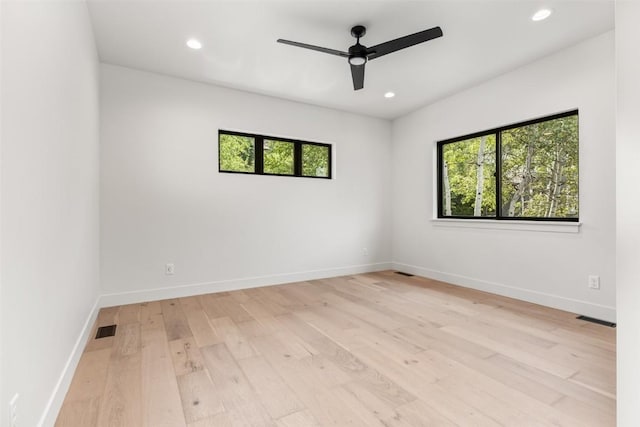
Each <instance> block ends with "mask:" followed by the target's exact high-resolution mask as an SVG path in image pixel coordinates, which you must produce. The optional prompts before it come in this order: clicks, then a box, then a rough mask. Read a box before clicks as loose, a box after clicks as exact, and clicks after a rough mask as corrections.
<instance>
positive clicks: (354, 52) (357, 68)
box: [278, 25, 442, 90]
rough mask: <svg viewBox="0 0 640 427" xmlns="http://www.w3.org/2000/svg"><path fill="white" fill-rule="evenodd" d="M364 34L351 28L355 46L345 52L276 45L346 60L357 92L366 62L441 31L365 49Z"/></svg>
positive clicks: (399, 39)
mask: <svg viewBox="0 0 640 427" xmlns="http://www.w3.org/2000/svg"><path fill="white" fill-rule="evenodd" d="M366 33H367V29H366V28H365V27H364V26H362V25H356V26H355V27H353V28H351V35H352V36H353V37H355V38H356V44H354V45H353V46H351V47H349V49H348V50H347V52H344V51H341V50H335V49H329V48H326V47H321V46H314V45H310V44H306V43H300V42H294V41H291V40H284V39H278V43H283V44H288V45H291V46H296V47H301V48H304V49H310V50H315V51H318V52H322V53H328V54H329V55H335V56H341V57H344V58H347V61H348V62H349V65H350V66H351V78H352V80H353V89H354V90H359V89H362V88H363V87H364V66H365V64H366V63H367V62H368V61H371V60H372V59H376V58H379V57H381V56H384V55H387V54H389V53H393V52H396V51H398V50H401V49H406V48H408V47H411V46H414V45H416V44H419V43H424V42H426V41H429V40H433V39H435V38H438V37H442V29H441V28H440V27H433V28H430V29H428V30H424V31H420V32H417V33H414V34H410V35H408V36H404V37H400V38H397V39H394V40H390V41H388V42H384V43H380V44H377V45H375V46H371V47H366V46H363V45H361V44H360V38H361V37H363V36H364V35H365V34H366Z"/></svg>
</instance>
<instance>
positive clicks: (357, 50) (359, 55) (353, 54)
mask: <svg viewBox="0 0 640 427" xmlns="http://www.w3.org/2000/svg"><path fill="white" fill-rule="evenodd" d="M365 62H367V48H366V47H364V46H362V45H361V44H360V42H358V43H356V44H354V45H353V46H351V47H350V48H349V64H351V65H362V64H364V63H365Z"/></svg>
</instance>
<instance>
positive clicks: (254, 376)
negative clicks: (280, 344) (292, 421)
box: [238, 356, 304, 419]
mask: <svg viewBox="0 0 640 427" xmlns="http://www.w3.org/2000/svg"><path fill="white" fill-rule="evenodd" d="M238 364H239V365H240V368H241V369H242V371H243V372H244V374H245V375H246V377H247V378H248V379H249V382H250V383H251V384H252V385H253V388H254V389H255V390H256V393H257V394H258V397H259V398H260V400H261V401H262V402H264V406H265V409H266V410H267V412H269V415H271V417H272V418H274V419H277V418H282V417H284V416H285V415H289V414H291V413H293V412H298V411H301V410H302V409H304V406H303V405H302V403H300V401H299V400H298V398H296V396H295V394H294V393H293V392H292V391H291V389H290V388H289V387H288V386H287V385H286V384H285V383H284V381H283V380H282V378H280V375H278V373H277V372H276V371H275V370H274V369H273V367H272V366H271V365H270V364H269V362H267V361H266V360H265V359H264V358H263V357H260V356H256V357H251V358H247V359H242V360H239V361H238ZM273 396H278V398H277V399H271V397H273Z"/></svg>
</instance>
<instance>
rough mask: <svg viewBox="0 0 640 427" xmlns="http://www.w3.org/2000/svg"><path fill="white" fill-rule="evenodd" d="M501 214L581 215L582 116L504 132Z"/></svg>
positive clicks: (525, 215) (536, 215) (575, 216)
mask: <svg viewBox="0 0 640 427" xmlns="http://www.w3.org/2000/svg"><path fill="white" fill-rule="evenodd" d="M501 137H502V145H501V148H502V209H501V215H502V216H509V217H534V218H577V217H578V116H577V115H574V116H568V117H562V118H559V119H553V120H548V121H546V122H541V123H536V124H532V125H527V126H522V127H518V128H515V129H509V130H505V131H503V132H502V135H501Z"/></svg>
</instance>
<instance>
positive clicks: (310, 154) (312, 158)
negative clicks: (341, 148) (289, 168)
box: [302, 144, 329, 176]
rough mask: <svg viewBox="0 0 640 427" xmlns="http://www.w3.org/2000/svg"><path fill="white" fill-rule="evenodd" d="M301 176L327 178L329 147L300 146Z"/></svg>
mask: <svg viewBox="0 0 640 427" xmlns="http://www.w3.org/2000/svg"><path fill="white" fill-rule="evenodd" d="M302 175H304V176H329V147H325V146H320V145H313V144H302Z"/></svg>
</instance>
